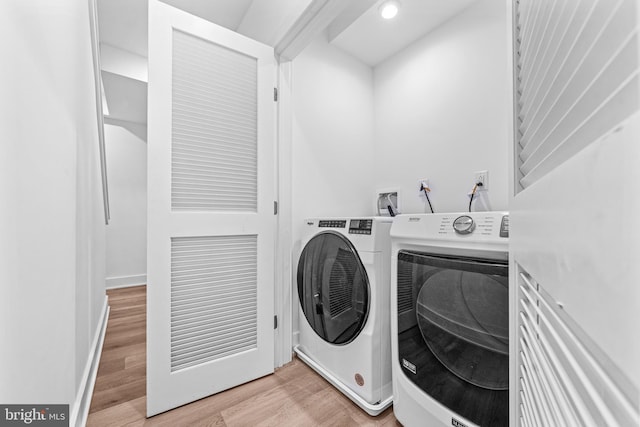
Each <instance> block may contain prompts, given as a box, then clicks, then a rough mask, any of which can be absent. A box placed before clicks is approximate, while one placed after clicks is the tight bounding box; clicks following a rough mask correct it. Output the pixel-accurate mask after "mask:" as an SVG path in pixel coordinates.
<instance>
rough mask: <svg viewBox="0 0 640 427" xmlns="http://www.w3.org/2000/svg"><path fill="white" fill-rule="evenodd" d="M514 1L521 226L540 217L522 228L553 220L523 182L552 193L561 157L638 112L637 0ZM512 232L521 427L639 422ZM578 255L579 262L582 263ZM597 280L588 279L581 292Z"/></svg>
mask: <svg viewBox="0 0 640 427" xmlns="http://www.w3.org/2000/svg"><path fill="white" fill-rule="evenodd" d="M513 5H514V78H515V87H514V89H515V101H516V102H515V105H514V107H515V111H514V112H515V123H514V125H515V154H516V163H515V168H514V169H515V173H516V177H515V181H516V193H517V194H516V197H515V201H514V203H513V205H514V206H515V209H514V210H515V212H514V214H513V218H514V221H513V224H514V231H516V230H515V228H516V227H517V225H518V222H520V224H522V223H523V219H524V218H525V217H527V215H531V216H532V217H533V218H535V220H536V221H537V222H538V223H536V224H532V223H531V222H529V223H527V224H528V226H529V227H549V224H548V222H551V221H553V220H554V218H547V217H544V215H545V214H546V213H547V212H548V211H549V206H543V208H541V210H540V212H538V211H535V208H533V207H532V205H533V203H534V202H533V201H532V200H534V198H533V197H532V196H530V194H534V195H537V197H536V198H535V201H536V202H538V203H540V204H541V205H544V204H545V203H548V200H545V198H544V197H541V195H542V194H541V193H540V192H539V191H538V188H535V187H534V188H529V187H530V186H532V185H533V184H535V183H536V182H538V181H540V180H541V179H542V178H544V177H547V178H548V179H547V180H545V182H544V183H542V182H541V183H540V187H541V188H543V189H547V190H549V189H550V188H551V186H550V184H549V182H552V181H553V179H554V177H552V176H547V175H548V174H549V173H550V172H552V171H554V170H555V169H556V168H558V170H559V171H562V170H563V169H562V166H563V165H567V164H569V163H570V162H568V160H570V159H572V158H575V157H576V156H577V155H579V154H580V153H579V152H580V151H581V150H582V149H584V148H585V147H587V146H589V145H590V144H592V143H595V142H597V141H601V140H603V138H606V137H607V136H609V135H611V134H612V133H613V132H615V131H616V130H617V129H619V128H622V127H623V126H624V124H625V122H626V121H627V119H629V118H630V117H631V116H633V115H634V114H635V113H637V111H638V110H639V109H640V64H639V59H638V58H639V52H640V44H639V28H638V20H639V15H638V13H639V11H638V7H639V6H638V2H637V0H568V1H561V0H554V1H547V0H515V1H514V2H513ZM565 162H567V163H565ZM565 170H566V168H565ZM559 184H562V183H559ZM559 187H560V188H566V185H565V186H560V185H559ZM520 193H522V194H520ZM554 208H555V209H556V210H561V209H566V208H567V207H566V206H556V207H554ZM558 217H562V215H558ZM525 222H526V221H525ZM520 226H521V227H522V225H520ZM527 232H530V231H529V230H527ZM517 233H519V236H518V237H517V238H516V234H517ZM565 234H566V235H567V236H574V238H578V237H577V236H578V234H582V233H578V232H576V233H574V234H571V233H569V232H567V233H565ZM543 235H544V233H543ZM583 236H584V237H585V238H588V233H586V232H585V233H583ZM511 237H512V239H511V243H512V251H513V253H514V266H515V270H516V282H517V283H516V284H517V286H516V292H517V305H516V311H517V318H516V321H515V332H514V335H515V339H514V341H515V342H516V352H517V354H516V355H514V356H515V359H516V363H515V364H514V367H515V368H516V369H515V379H516V382H515V384H514V387H515V390H514V392H515V393H516V396H515V400H514V401H513V402H515V403H516V406H517V407H516V408H514V409H515V411H516V412H515V413H516V418H517V421H518V423H519V425H524V426H579V427H582V426H627V425H638V422H639V420H640V414H639V412H638V411H639V408H638V407H637V402H638V400H639V392H638V389H637V387H636V386H635V385H634V384H633V383H632V382H631V381H630V380H629V378H627V377H626V376H625V373H624V372H621V371H620V370H619V368H618V366H617V365H616V364H615V363H614V362H613V361H612V360H611V358H610V357H609V356H608V355H607V352H606V351H605V350H604V349H602V348H600V347H599V344H597V343H596V342H595V341H593V340H592V339H591V338H590V337H589V336H588V335H587V333H586V332H583V331H582V329H581V327H580V326H579V325H578V324H577V323H576V322H575V321H574V320H573V319H572V318H571V316H570V315H569V314H568V313H569V312H568V311H567V310H564V309H563V307H562V303H559V302H557V301H555V300H554V299H553V298H552V297H551V294H550V293H548V292H546V291H545V288H544V287H545V286H548V288H549V289H552V288H553V289H554V291H555V292H556V293H557V292H558V289H560V288H563V284H562V283H551V282H549V283H546V284H545V283H538V282H537V281H536V278H535V277H532V275H530V274H529V273H528V272H527V271H526V269H525V268H523V267H522V265H521V264H520V262H526V263H528V265H529V266H532V268H534V269H536V271H537V274H538V275H542V273H541V271H542V269H543V268H544V267H543V266H544V264H545V263H549V262H553V260H552V259H550V258H549V254H554V252H553V251H549V252H548V253H547V252H545V250H544V249H539V252H535V250H533V252H532V249H531V248H532V246H527V245H537V244H539V243H540V242H538V241H534V240H535V237H533V236H531V235H530V234H527V233H525V232H524V230H522V229H520V230H517V231H516V232H514V233H513V234H512V236H511ZM527 239H528V240H527ZM534 247H535V246H534ZM555 255H556V256H557V254H555ZM545 256H547V258H546V259H545ZM576 256H581V257H583V258H581V259H580V260H579V261H580V262H578V261H577V260H575V257H576ZM585 256H587V255H585V254H584V253H580V254H576V253H571V254H569V253H568V254H567V255H566V259H563V260H557V262H558V263H563V266H562V267H561V268H555V269H552V271H554V272H557V271H563V269H564V268H565V267H564V266H569V267H566V268H570V267H571V266H575V265H581V266H582V265H586V264H587V262H586V259H588V258H584V257H585ZM520 258H522V260H521V259H520ZM534 258H535V260H533V259H534ZM589 262H598V260H597V259H593V260H591V259H589ZM546 279H547V281H549V279H551V280H553V275H547V277H546ZM570 285H571V286H572V289H574V288H575V286H574V285H575V284H573V283H572V284H570ZM593 285H594V284H593V283H588V284H585V291H586V292H588V290H589V287H590V286H593ZM567 286H569V285H568V284H567ZM597 286H606V283H597ZM576 291H580V290H579V289H576ZM572 302H573V304H574V306H573V307H572V308H573V309H574V310H575V309H576V301H572ZM581 309H584V307H581ZM594 315H596V314H595V313H594ZM612 333H616V332H615V331H612Z"/></svg>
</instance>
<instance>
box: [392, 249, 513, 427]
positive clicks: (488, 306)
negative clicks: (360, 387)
mask: <svg viewBox="0 0 640 427" xmlns="http://www.w3.org/2000/svg"><path fill="white" fill-rule="evenodd" d="M397 292H398V295H397V298H398V299H397V301H398V338H397V339H398V351H399V359H400V360H399V363H400V366H402V370H403V372H404V374H405V375H406V376H407V377H408V378H409V379H410V380H411V381H412V382H413V383H415V384H416V385H417V386H418V387H420V388H421V389H422V390H423V391H425V392H426V393H427V394H429V395H430V396H431V397H433V398H434V399H436V400H437V401H439V402H440V403H441V404H443V405H445V406H446V407H448V408H449V409H451V410H452V411H454V412H456V413H457V414H459V415H461V416H463V417H465V418H467V419H469V420H470V421H472V422H474V423H477V424H479V425H491V426H498V425H508V415H509V405H508V400H509V390H508V387H509V288H508V266H507V264H506V263H503V262H499V261H492V260H482V259H471V258H461V257H455V258H454V257H444V256H436V255H431V254H426V253H419V252H411V251H400V252H399V253H398V277H397Z"/></svg>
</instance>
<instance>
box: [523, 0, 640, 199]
mask: <svg viewBox="0 0 640 427" xmlns="http://www.w3.org/2000/svg"><path fill="white" fill-rule="evenodd" d="M637 7H638V5H637V2H636V1H634V0H617V1H615V2H614V1H609V0H581V1H577V0H573V1H570V2H543V1H535V0H528V1H525V0H522V1H520V2H516V11H515V16H516V18H517V22H516V23H515V24H516V34H515V35H514V40H515V52H514V60H515V62H516V70H515V72H516V75H515V83H516V88H515V93H516V102H515V107H516V115H517V123H516V142H517V144H516V150H517V156H518V163H519V164H518V169H519V171H518V172H519V176H520V179H519V182H518V184H519V186H520V188H519V190H522V189H524V188H526V187H528V186H530V185H532V184H533V183H535V182H536V181H537V180H539V179H540V178H542V177H543V176H545V175H546V174H547V173H549V172H550V171H551V170H553V169H554V168H555V167H557V166H558V165H560V164H561V163H563V162H564V161H566V160H567V159H569V158H570V157H572V156H573V155H574V154H575V153H577V152H578V151H580V150H582V149H583V148H585V147H586V146H588V145H589V144H590V143H592V142H594V141H596V140H598V139H600V138H602V137H604V136H606V135H607V134H609V133H611V132H613V131H615V129H616V128H617V127H618V126H619V125H620V124H621V123H622V122H623V121H624V120H626V119H627V118H628V117H630V116H631V114H633V112H634V111H636V110H637V108H638V105H639V104H640V96H639V93H640V73H639V72H638V55H637V52H638V49H639V46H638V28H637V24H636V16H637V10H636V9H637Z"/></svg>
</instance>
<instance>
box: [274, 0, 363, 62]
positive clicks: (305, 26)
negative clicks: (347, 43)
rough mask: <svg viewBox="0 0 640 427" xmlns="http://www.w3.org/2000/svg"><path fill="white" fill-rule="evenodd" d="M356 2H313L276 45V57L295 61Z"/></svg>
mask: <svg viewBox="0 0 640 427" xmlns="http://www.w3.org/2000/svg"><path fill="white" fill-rule="evenodd" d="M354 1H359V0H313V1H312V2H311V3H310V4H309V6H307V8H306V9H305V10H304V12H302V15H300V17H299V18H298V19H297V20H296V22H295V23H294V24H293V26H292V27H291V28H290V29H289V31H287V33H286V34H285V35H284V37H282V39H281V40H280V41H279V42H278V43H277V44H276V46H275V52H276V56H278V57H279V58H281V59H283V60H285V61H291V60H293V59H294V58H295V57H296V56H297V55H298V54H299V53H300V52H302V50H303V49H304V48H305V47H307V45H309V43H311V41H312V40H313V39H315V38H316V37H317V36H318V35H320V34H321V33H322V32H323V31H324V30H326V29H327V27H328V26H329V25H330V24H331V23H332V22H333V21H334V20H335V19H336V18H337V17H338V16H339V15H340V14H341V13H342V12H344V11H345V9H346V8H347V7H349V6H350V5H351V3H353V2H354Z"/></svg>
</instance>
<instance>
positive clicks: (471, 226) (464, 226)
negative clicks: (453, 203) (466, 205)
mask: <svg viewBox="0 0 640 427" xmlns="http://www.w3.org/2000/svg"><path fill="white" fill-rule="evenodd" d="M475 228H476V223H475V222H473V218H471V217H470V216H468V215H462V216H459V217H458V218H456V219H455V221H453V229H454V230H455V231H456V233H458V234H471V233H472V232H473V230H475Z"/></svg>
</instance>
